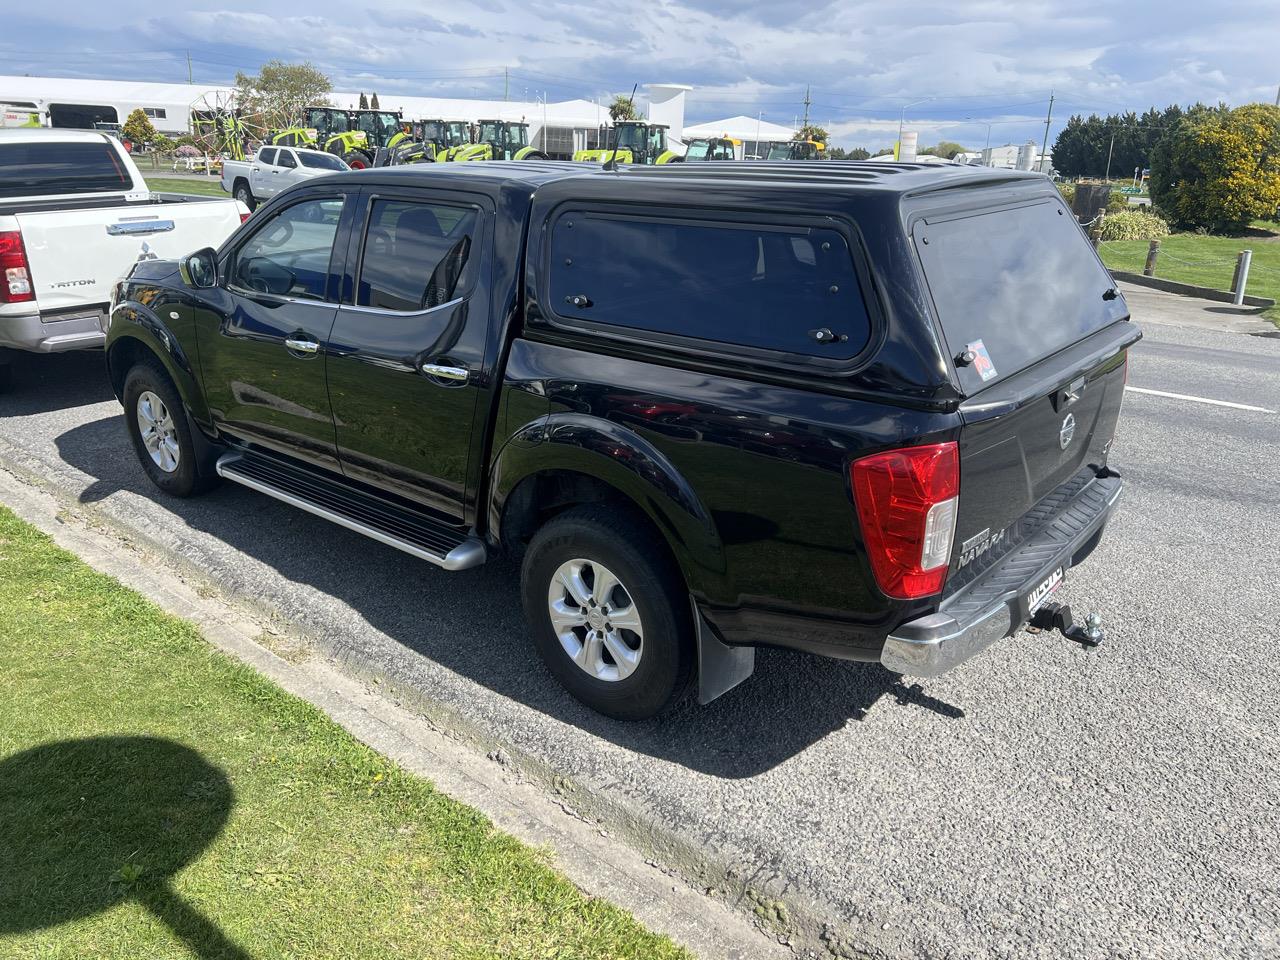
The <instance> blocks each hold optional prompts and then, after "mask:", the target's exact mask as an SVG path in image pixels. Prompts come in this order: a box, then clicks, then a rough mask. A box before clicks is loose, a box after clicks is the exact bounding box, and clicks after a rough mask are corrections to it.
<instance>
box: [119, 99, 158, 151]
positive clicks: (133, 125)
mask: <svg viewBox="0 0 1280 960" xmlns="http://www.w3.org/2000/svg"><path fill="white" fill-rule="evenodd" d="M120 132H121V134H123V135H124V138H125V139H126V140H132V141H133V142H134V143H136V144H144V143H150V142H151V141H152V140H154V139H155V138H156V128H155V126H154V125H153V124H152V122H151V120H150V118H148V117H147V113H146V111H145V110H143V109H142V108H141V107H138V109H136V110H134V111H133V113H131V114H129V117H128V119H126V120H125V122H124V126H123V127H121V129H120Z"/></svg>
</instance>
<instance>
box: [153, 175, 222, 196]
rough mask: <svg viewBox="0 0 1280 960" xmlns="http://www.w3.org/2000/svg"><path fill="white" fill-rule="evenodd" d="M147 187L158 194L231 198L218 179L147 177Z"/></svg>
mask: <svg viewBox="0 0 1280 960" xmlns="http://www.w3.org/2000/svg"><path fill="white" fill-rule="evenodd" d="M144 179H145V180H146V181H147V186H148V187H150V188H151V189H152V190H155V191H157V192H158V193H198V194H200V195H201V196H205V197H229V196H231V194H229V193H227V191H225V190H223V189H222V184H221V182H219V181H218V180H217V179H216V178H213V177H210V178H209V179H207V180H206V179H197V178H195V177H191V178H189V179H188V178H187V177H145V178H144Z"/></svg>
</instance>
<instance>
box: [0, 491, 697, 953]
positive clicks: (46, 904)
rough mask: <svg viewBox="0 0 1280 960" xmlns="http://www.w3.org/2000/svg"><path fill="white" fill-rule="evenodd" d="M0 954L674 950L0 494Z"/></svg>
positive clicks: (665, 940)
mask: <svg viewBox="0 0 1280 960" xmlns="http://www.w3.org/2000/svg"><path fill="white" fill-rule="evenodd" d="M0 611H3V618H2V619H0V955H2V956H5V957H17V958H33V960H34V958H41V960H43V958H61V957H88V956H91V957H95V958H133V957H147V958H149V960H161V958H179V957H181V958H190V957H192V956H194V957H198V958H201V960H212V958H230V960H248V958H255V960H256V958H272V960H275V958H292V957H297V958H308V960H310V958H326V957H333V958H344V960H348V958H349V960H359V958H378V960H384V958H391V957H415V958H416V957H430V958H450V960H452V958H480V957H485V958H489V957H511V958H520V960H525V958H557V960H559V958H576V957H582V958H591V960H603V958H646V960H648V958H675V957H687V956H688V955H687V954H686V953H685V952H684V951H682V950H681V949H680V948H678V947H676V946H675V945H673V944H672V943H671V941H670V940H667V939H666V938H664V937H659V936H657V935H655V934H652V933H649V932H647V931H646V930H644V929H643V928H642V927H640V926H639V924H638V923H637V922H636V921H635V920H634V918H632V917H631V916H630V915H628V914H627V913H625V912H624V911H622V910H620V909H618V908H617V907H614V906H613V905H611V904H609V903H606V902H603V901H600V900H595V899H592V898H589V897H587V896H585V895H583V894H582V893H581V892H580V891H579V890H578V889H577V888H576V887H574V886H573V884H571V883H570V882H569V881H568V880H566V879H564V878H563V877H562V876H560V875H559V874H557V873H556V872H555V871H554V870H553V869H552V867H551V866H550V865H549V863H548V857H547V856H546V855H545V854H544V853H541V852H539V851H535V850H532V849H530V848H528V847H525V846H523V845H522V844H520V843H519V842H518V841H516V840H515V839H513V838H511V837H509V836H507V835H505V834H503V833H501V832H499V831H497V830H496V829H495V828H494V827H493V826H492V824H490V823H489V822H488V821H487V820H486V819H485V818H484V817H483V816H482V815H481V814H479V813H478V812H476V811H474V810H472V809H470V808H468V807H466V806H463V805H462V804H459V803H457V802H455V801H453V800H451V799H449V798H448V797H445V796H443V795H442V794H440V793H438V792H437V791H435V790H434V789H433V788H432V787H431V785H430V784H428V783H427V782H426V781H424V780H421V779H419V778H417V777H414V776H412V775H410V774H408V773H406V772H404V771H403V770H401V769H400V768H399V767H397V766H396V765H395V764H394V763H392V762H391V761H389V760H387V759H386V758H384V757H382V756H380V755H379V754H377V753H376V752H374V751H373V750H371V749H369V748H368V747H365V746H364V745H362V744H361V743H359V742H358V741H356V740H355V739H353V738H352V737H351V736H350V735H349V734H347V733H346V732H345V731H344V730H343V729H342V728H340V727H338V726H337V725H336V724H334V723H333V722H331V721H330V720H329V719H328V718H327V717H326V716H324V714H322V713H321V712H320V711H319V710H317V709H315V708H314V707H312V706H311V705H309V704H307V703H305V702H303V701H301V700H298V699H297V698H295V697H292V696H290V695H288V694H286V693H284V692H283V691H281V690H280V689H279V688H278V687H276V686H274V685H273V684H272V683H271V682H270V681H268V680H267V679H265V678H264V677H262V676H261V675H259V674H258V673H256V672H254V671H253V670H251V669H249V668H248V667H245V666H243V665H241V664H239V663H236V662H234V661H232V660H231V659H229V658H227V657H226V656H224V655H223V654H221V653H220V652H218V651H216V650H214V649H213V648H212V647H210V646H209V645H208V644H207V643H206V642H205V641H204V640H203V639H202V638H201V637H200V635H199V633H198V632H197V631H196V629H195V628H194V627H193V626H192V625H191V624H189V623H187V622H185V621H183V620H180V619H178V618H176V617H172V616H169V615H168V614H165V613H164V612H163V611H161V610H159V609H158V608H156V607H155V606H153V605H152V604H151V603H150V602H148V601H147V600H145V599H144V598H142V597H141V596H139V595H138V594H136V593H134V592H133V591H131V590H129V589H127V588H125V587H123V586H121V585H120V584H119V583H118V582H116V581H115V580H113V579H111V578H110V577H107V576H104V575H102V574H99V573H96V572H95V571H93V570H91V569H90V568H88V567H87V566H85V565H84V564H83V563H81V562H80V561H79V560H77V559H76V558H75V557H73V556H72V555H70V554H68V553H67V552H65V551H63V550H60V549H58V548H57V547H55V546H54V545H53V544H52V543H51V542H50V541H49V540H48V538H47V537H45V536H44V535H43V534H41V533H39V532H38V531H36V530H34V529H33V528H31V527H30V526H28V525H26V524H24V523H22V522H21V521H19V520H18V519H16V518H15V517H14V516H13V514H12V513H10V512H9V511H7V510H5V509H3V508H0Z"/></svg>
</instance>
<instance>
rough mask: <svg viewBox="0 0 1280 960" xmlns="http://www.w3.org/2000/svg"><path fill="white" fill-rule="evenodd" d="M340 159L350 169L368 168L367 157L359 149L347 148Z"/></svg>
mask: <svg viewBox="0 0 1280 960" xmlns="http://www.w3.org/2000/svg"><path fill="white" fill-rule="evenodd" d="M342 159H343V160H345V161H346V162H347V166H348V167H350V168H351V169H352V170H367V169H368V168H369V158H368V157H367V156H365V155H364V154H363V153H361V152H360V151H359V150H348V151H347V152H346V153H344V154H343V155H342Z"/></svg>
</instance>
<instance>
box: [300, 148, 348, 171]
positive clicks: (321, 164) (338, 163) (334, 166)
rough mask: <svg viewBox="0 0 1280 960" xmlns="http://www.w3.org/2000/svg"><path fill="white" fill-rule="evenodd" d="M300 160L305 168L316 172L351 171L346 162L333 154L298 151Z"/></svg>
mask: <svg viewBox="0 0 1280 960" xmlns="http://www.w3.org/2000/svg"><path fill="white" fill-rule="evenodd" d="M298 159H299V160H301V161H302V165H303V166H304V167H313V168H315V169H316V170H350V169H351V168H350V167H348V166H347V164H346V161H345V160H343V159H342V158H341V157H335V156H334V155H333V154H331V153H308V152H307V151H306V150H299V151H298Z"/></svg>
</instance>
